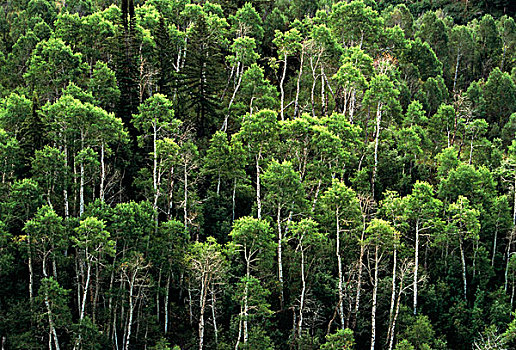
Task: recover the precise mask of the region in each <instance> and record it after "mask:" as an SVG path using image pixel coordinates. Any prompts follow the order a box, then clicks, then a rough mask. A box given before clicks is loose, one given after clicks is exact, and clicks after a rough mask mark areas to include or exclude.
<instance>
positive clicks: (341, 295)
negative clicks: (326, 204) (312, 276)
mask: <svg viewBox="0 0 516 350" xmlns="http://www.w3.org/2000/svg"><path fill="white" fill-rule="evenodd" d="M335 218H336V219H337V242H336V243H337V249H336V253H335V254H336V255H337V264H338V269H339V287H338V289H339V316H340V326H341V327H342V329H344V326H345V325H344V291H343V286H342V280H343V276H342V275H343V273H342V257H341V256H340V222H339V221H340V220H339V208H338V207H337V209H336V211H335Z"/></svg>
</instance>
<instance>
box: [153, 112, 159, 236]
mask: <svg viewBox="0 0 516 350" xmlns="http://www.w3.org/2000/svg"><path fill="white" fill-rule="evenodd" d="M157 123H158V121H157V117H156V118H154V122H153V123H152V129H153V130H152V189H153V190H154V201H153V203H152V208H153V209H154V212H155V214H154V215H155V218H154V221H155V222H156V227H158V224H159V222H158V220H159V218H158V216H159V215H158V198H159V190H158V151H157V138H158V131H157Z"/></svg>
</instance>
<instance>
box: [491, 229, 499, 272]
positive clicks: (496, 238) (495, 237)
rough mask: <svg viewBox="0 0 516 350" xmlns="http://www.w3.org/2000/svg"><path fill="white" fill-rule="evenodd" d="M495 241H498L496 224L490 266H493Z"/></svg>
mask: <svg viewBox="0 0 516 350" xmlns="http://www.w3.org/2000/svg"><path fill="white" fill-rule="evenodd" d="M497 241H498V222H497V223H496V228H495V234H494V238H493V256H492V257H491V266H494V261H495V255H496V243H497Z"/></svg>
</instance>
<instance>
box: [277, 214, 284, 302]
mask: <svg viewBox="0 0 516 350" xmlns="http://www.w3.org/2000/svg"><path fill="white" fill-rule="evenodd" d="M276 223H277V226H278V282H279V287H280V308H281V309H282V310H283V300H284V299H283V261H282V253H283V251H282V241H283V234H282V232H281V206H280V205H278V210H277V214H276Z"/></svg>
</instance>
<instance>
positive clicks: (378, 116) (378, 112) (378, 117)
mask: <svg viewBox="0 0 516 350" xmlns="http://www.w3.org/2000/svg"><path fill="white" fill-rule="evenodd" d="M381 121H382V104H381V102H379V103H378V108H377V110H376V135H375V138H374V167H373V179H372V184H371V192H372V194H373V196H374V186H375V182H376V172H377V169H378V143H379V140H380V123H381Z"/></svg>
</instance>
